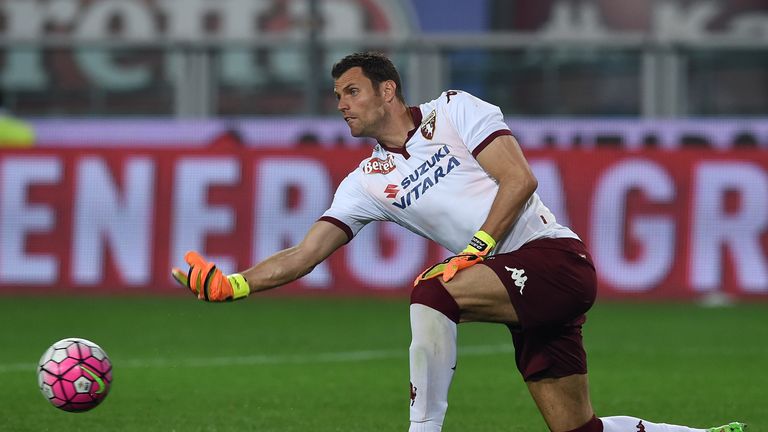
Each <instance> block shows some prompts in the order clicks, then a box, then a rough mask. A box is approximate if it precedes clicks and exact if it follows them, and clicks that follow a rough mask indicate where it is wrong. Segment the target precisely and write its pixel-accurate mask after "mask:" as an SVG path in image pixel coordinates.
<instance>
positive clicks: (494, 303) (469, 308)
mask: <svg viewBox="0 0 768 432" xmlns="http://www.w3.org/2000/svg"><path fill="white" fill-rule="evenodd" d="M441 282H442V281H441ZM443 285H444V286H445V289H446V290H447V291H448V293H450V294H451V297H453V299H454V300H455V301H456V304H458V305H459V310H460V311H461V322H473V321H480V322H495V323H504V324H512V325H516V324H517V323H518V318H517V312H516V311H515V308H514V306H513V305H512V301H511V300H510V298H509V294H508V293H507V289H506V288H505V287H504V284H502V283H501V281H500V280H499V277H498V276H496V273H495V272H494V271H493V270H491V269H490V268H489V267H487V266H484V265H474V266H472V267H469V268H466V269H464V270H462V271H460V272H458V273H456V276H454V278H453V279H451V280H450V281H449V282H443Z"/></svg>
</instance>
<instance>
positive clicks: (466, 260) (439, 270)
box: [413, 231, 496, 286]
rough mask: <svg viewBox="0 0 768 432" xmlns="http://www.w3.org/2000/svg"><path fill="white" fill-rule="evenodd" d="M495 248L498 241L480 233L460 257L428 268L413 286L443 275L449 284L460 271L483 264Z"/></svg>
mask: <svg viewBox="0 0 768 432" xmlns="http://www.w3.org/2000/svg"><path fill="white" fill-rule="evenodd" d="M494 246H496V240H494V239H493V237H491V235H490V234H488V233H487V232H485V231H478V232H477V233H476V234H475V236H474V237H472V241H471V242H470V243H469V245H467V247H466V248H465V249H464V250H463V251H462V252H461V253H460V254H459V255H456V256H452V257H450V258H448V259H446V260H445V261H443V262H441V263H439V264H435V265H433V266H432V267H430V268H428V269H427V270H425V271H424V272H423V273H421V274H420V275H419V277H417V278H416V280H415V281H413V285H414V286H416V284H417V283H419V281H422V280H427V279H432V278H433V277H437V276H440V275H443V282H448V281H449V280H451V279H453V277H454V276H456V273H458V272H459V270H463V269H465V268H467V267H470V266H473V265H475V264H477V263H479V262H481V261H482V260H483V259H484V257H485V256H486V255H488V252H490V250H491V249H493V247H494Z"/></svg>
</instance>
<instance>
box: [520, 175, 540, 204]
mask: <svg viewBox="0 0 768 432" xmlns="http://www.w3.org/2000/svg"><path fill="white" fill-rule="evenodd" d="M523 187H524V190H525V196H526V199H527V198H530V197H531V195H533V193H534V192H536V189H537V188H538V187H539V181H538V180H537V179H536V176H534V175H533V173H530V174H529V175H527V176H526V179H525V182H524V186H523Z"/></svg>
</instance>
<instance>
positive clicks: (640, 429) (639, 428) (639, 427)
mask: <svg viewBox="0 0 768 432" xmlns="http://www.w3.org/2000/svg"><path fill="white" fill-rule="evenodd" d="M635 427H636V428H637V432H645V425H644V424H643V421H642V420H640V423H638V424H637V426H635Z"/></svg>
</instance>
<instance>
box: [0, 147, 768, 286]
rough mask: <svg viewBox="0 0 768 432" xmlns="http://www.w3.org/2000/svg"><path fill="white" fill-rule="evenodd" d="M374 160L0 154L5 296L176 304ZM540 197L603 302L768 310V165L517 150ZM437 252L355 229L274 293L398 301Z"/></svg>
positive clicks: (277, 238)
mask: <svg viewBox="0 0 768 432" xmlns="http://www.w3.org/2000/svg"><path fill="white" fill-rule="evenodd" d="M368 154H370V150H369V149H339V150H328V149H323V148H309V149H307V148H304V149H300V150H298V149H292V150H272V151H264V150H255V149H221V148H218V149H196V150H191V151H184V152H181V151H179V150H178V149H174V150H172V149H161V150H156V149H155V150H150V149H127V148H126V149H122V148H121V149H82V148H81V149H36V150H35V149H32V150H4V151H3V152H2V153H0V294H19V293H25V294H27V293H29V294H34V293H51V292H62V293H64V292H66V293H97V292H98V293H101V292H122V293H125V292H136V293H163V292H165V293H171V292H173V290H176V289H177V288H176V287H174V285H173V282H172V280H171V278H170V276H169V269H170V268H171V267H172V266H174V265H177V266H179V265H182V264H183V261H182V257H183V255H184V252H185V251H187V250H190V249H194V250H198V251H200V252H202V253H203V254H204V255H205V256H207V257H209V258H210V259H211V260H213V261H215V262H216V263H217V264H218V265H219V267H220V268H222V269H223V270H224V271H225V272H231V271H234V270H237V269H243V268H246V267H248V266H250V265H251V264H253V263H255V262H258V261H259V260H262V259H264V258H266V257H267V256H269V255H271V254H273V253H275V252H277V251H278V250H281V249H283V248H286V247H289V246H292V245H295V244H297V243H298V242H299V241H300V240H301V239H302V237H303V235H304V233H305V232H306V230H307V229H308V228H309V227H310V226H311V224H312V223H314V222H315V221H316V220H317V219H318V218H319V217H320V216H321V215H322V213H323V212H324V211H325V210H326V209H327V208H328V206H329V205H330V203H331V200H332V199H333V192H334V191H335V188H336V186H337V185H338V183H339V182H340V181H341V180H342V179H343V178H344V176H346V174H347V173H348V172H349V171H350V170H352V169H354V168H355V167H356V166H357V164H358V163H359V161H360V160H362V159H363V158H365V157H366V156H367V155H368ZM526 154H527V156H528V159H529V162H530V164H531V166H532V168H533V170H534V172H535V173H536V175H537V177H538V179H539V190H538V193H539V195H540V196H541V197H542V199H543V200H544V202H545V203H546V204H547V205H548V206H549V207H550V208H551V209H552V210H553V212H554V213H555V215H556V216H557V217H558V219H559V221H560V222H561V223H564V224H567V225H569V226H571V227H572V228H573V229H574V230H575V231H576V232H577V233H578V234H579V235H580V236H581V237H582V239H583V240H584V241H585V243H586V244H587V246H588V247H589V249H590V251H591V252H592V254H593V258H594V260H595V264H596V267H597V270H598V275H599V279H600V290H601V296H602V297H603V298H678V299H693V298H698V297H701V296H704V295H708V294H727V295H730V296H734V297H739V298H764V299H768V153H765V152H761V151H759V150H741V151H731V152H723V151H716V150H711V151H687V150H681V151H644V152H639V151H638V152H627V151H612V150H593V151H579V150H572V151H552V150H549V151H545V150H540V151H527V152H526ZM446 254H447V252H446V251H445V250H443V249H442V248H441V247H439V246H437V245H435V244H431V243H430V242H428V241H427V240H424V239H423V238H421V237H418V236H416V235H414V234H412V233H410V232H408V231H406V230H404V229H402V228H400V227H398V226H397V225H395V224H387V223H376V224H371V225H369V226H368V227H366V228H364V229H363V230H362V231H361V232H360V233H359V234H358V236H357V237H356V238H355V239H354V240H353V241H351V242H350V243H349V244H347V245H346V246H344V247H343V248H342V249H341V250H339V251H338V252H337V253H336V254H334V255H333V256H332V257H331V258H330V259H329V260H328V261H327V262H325V263H322V264H321V265H318V266H317V267H316V268H315V270H314V271H313V272H312V273H310V274H309V275H307V276H305V277H304V278H303V279H301V280H300V281H298V282H296V283H293V284H291V285H290V286H288V287H284V288H281V289H278V290H277V291H275V292H279V293H285V294H309V293H329V294H344V295H347V294H349V295H406V294H407V293H408V291H409V288H410V286H411V281H412V280H413V278H414V277H415V275H416V274H417V273H418V272H419V271H420V270H422V269H423V268H425V267H427V266H428V265H430V264H432V263H434V262H435V261H438V260H440V259H441V258H442V257H443V256H445V255H446Z"/></svg>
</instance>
